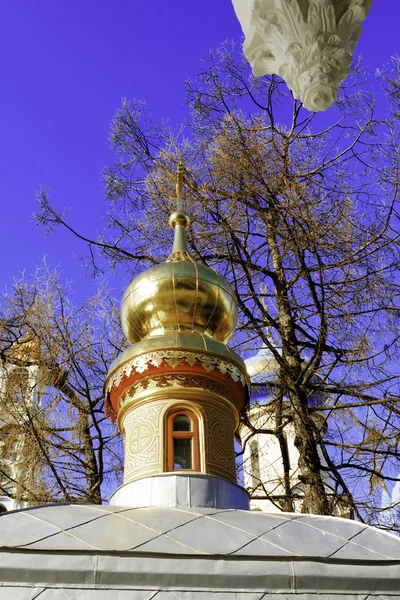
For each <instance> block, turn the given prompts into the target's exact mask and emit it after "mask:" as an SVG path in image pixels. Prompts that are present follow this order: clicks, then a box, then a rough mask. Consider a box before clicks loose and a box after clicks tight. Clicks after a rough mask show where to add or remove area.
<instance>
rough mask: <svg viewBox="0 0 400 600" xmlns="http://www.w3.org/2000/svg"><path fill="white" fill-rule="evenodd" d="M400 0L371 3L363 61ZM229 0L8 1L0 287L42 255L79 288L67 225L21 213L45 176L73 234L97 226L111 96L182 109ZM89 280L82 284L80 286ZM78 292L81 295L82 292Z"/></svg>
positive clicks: (228, 15) (391, 24)
mask: <svg viewBox="0 0 400 600" xmlns="http://www.w3.org/2000/svg"><path fill="white" fill-rule="evenodd" d="M399 23H400V0H374V3H373V8H372V9H371V11H370V14H369V16H368V18H367V20H366V22H365V24H364V31H363V34H362V36H361V40H360V42H359V45H358V47H357V50H356V54H359V53H361V54H362V55H363V56H364V58H365V61H366V63H367V65H368V66H369V67H370V68H372V69H374V68H377V67H380V66H381V65H382V64H383V63H384V62H387V61H388V60H389V59H390V57H391V56H392V55H394V54H396V53H400V42H399V35H398V27H399ZM241 35H242V34H241V29H240V26H239V23H238V22H237V20H236V17H235V14H234V11H233V7H232V4H231V0H202V1H201V2H188V1H187V0H186V1H185V0H175V1H173V2H167V1H166V0H142V1H141V2H139V1H138V0H134V1H132V0H113V1H112V2H111V1H110V0H109V1H107V0H84V1H82V0H80V1H78V0H68V2H67V1H66V0H57V1H54V0H39V1H36V2H34V1H33V0H17V1H14V2H4V3H3V5H2V7H1V19H0V55H1V63H0V64H1V84H2V85H1V88H2V93H1V95H0V115H1V116H0V119H1V136H0V155H1V162H0V165H1V166H0V201H1V219H0V236H1V241H2V249H3V256H2V260H1V270H0V286H1V288H2V289H3V288H4V286H5V285H6V284H9V283H11V282H12V280H13V277H14V276H18V273H20V272H21V271H23V270H26V272H27V273H32V272H33V271H34V270H35V267H36V265H38V264H40V262H41V260H42V258H43V256H44V255H46V254H47V256H48V261H49V262H50V263H52V264H54V265H61V266H62V268H63V269H64V272H65V276H66V277H68V278H69V279H72V280H73V281H74V282H75V285H76V287H77V288H78V289H80V290H83V289H85V290H87V293H91V291H93V284H90V283H89V282H87V283H86V284H85V281H84V275H83V270H82V267H81V264H80V262H79V261H77V259H76V257H74V256H76V255H77V254H79V253H80V252H82V251H83V249H82V247H81V246H80V245H79V243H77V241H76V240H75V239H74V238H73V237H72V236H70V235H68V234H67V233H66V232H62V231H60V230H59V231H58V232H57V233H56V234H54V233H53V234H52V235H50V236H46V235H45V232H44V231H43V230H42V229H41V228H40V227H38V226H37V225H36V224H35V222H34V220H33V217H32V213H33V212H34V211H35V210H36V205H35V201H34V193H35V190H37V189H38V187H39V186H40V185H45V186H46V187H47V188H49V190H50V194H51V200H52V202H53V204H54V205H55V206H56V207H57V208H60V209H61V208H64V207H70V209H71V212H70V221H71V223H72V224H73V225H75V226H76V227H79V229H80V230H81V231H82V232H85V233H87V234H89V235H90V234H91V235H93V234H95V232H96V231H100V230H101V228H102V218H101V216H102V213H103V212H104V210H105V204H104V192H103V187H102V183H101V169H102V167H103V166H105V165H106V164H108V163H110V162H111V160H112V153H111V151H110V150H109V147H108V141H107V137H108V132H109V123H110V121H111V119H112V117H113V115H114V113H115V111H116V110H117V108H118V107H119V106H120V103H121V98H123V97H127V98H131V97H138V98H141V99H144V100H146V102H147V103H148V105H149V107H150V108H151V110H152V112H153V113H154V115H155V116H156V117H159V118H162V117H163V118H169V119H170V121H171V122H172V123H177V122H179V121H180V120H181V118H182V116H183V115H184V114H185V112H186V109H185V106H184V80H185V78H188V77H195V76H196V74H197V72H198V71H199V69H200V66H201V64H200V60H201V58H202V57H204V56H206V55H207V54H208V51H209V49H210V48H214V47H216V46H217V45H218V44H219V43H220V42H222V41H223V40H225V39H235V40H238V41H239V40H240V39H241ZM91 286H92V287H91ZM85 293H86V292H85Z"/></svg>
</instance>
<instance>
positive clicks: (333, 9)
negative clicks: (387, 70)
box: [232, 0, 372, 111]
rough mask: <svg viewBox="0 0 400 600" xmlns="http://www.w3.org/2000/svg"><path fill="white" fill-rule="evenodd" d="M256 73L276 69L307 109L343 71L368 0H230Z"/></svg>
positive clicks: (319, 104)
mask: <svg viewBox="0 0 400 600" xmlns="http://www.w3.org/2000/svg"><path fill="white" fill-rule="evenodd" d="M232 2H233V5H234V7H235V11H236V14H237V16H238V18H239V21H240V22H241V25H242V28H243V32H244V34H245V36H246V40H245V43H244V46H243V50H244V53H245V55H246V58H247V59H248V60H249V62H250V64H251V66H252V68H253V73H254V75H255V76H257V77H258V76H262V75H266V74H272V73H275V74H277V75H279V76H281V77H283V79H285V81H286V83H287V85H288V87H289V88H290V89H291V90H292V92H293V95H294V97H295V98H299V99H300V100H301V101H302V102H303V104H304V106H305V107H306V108H307V109H308V110H311V111H320V110H325V109H327V108H328V107H329V106H331V104H333V102H334V101H335V99H336V96H337V93H338V90H339V86H340V84H341V83H342V81H343V80H344V79H345V77H346V76H347V75H348V73H349V70H350V65H351V61H352V55H353V52H354V48H355V46H356V44H357V41H358V38H359V36H360V33H361V23H362V22H363V21H364V19H365V18H366V16H367V14H368V11H369V9H370V7H371V5H372V0H232Z"/></svg>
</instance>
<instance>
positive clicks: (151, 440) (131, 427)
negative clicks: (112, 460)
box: [123, 403, 163, 482]
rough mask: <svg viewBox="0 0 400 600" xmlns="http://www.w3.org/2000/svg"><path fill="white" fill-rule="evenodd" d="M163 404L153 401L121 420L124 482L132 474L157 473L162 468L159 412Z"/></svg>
mask: <svg viewBox="0 0 400 600" xmlns="http://www.w3.org/2000/svg"><path fill="white" fill-rule="evenodd" d="M162 408H163V404H162V403H159V404H155V403H153V404H152V405H151V406H144V407H143V408H139V409H137V410H135V411H132V412H130V413H129V414H128V415H127V416H126V417H125V419H124V420H123V427H124V429H125V432H126V439H125V476H124V478H125V482H126V481H129V480H130V479H131V478H132V475H133V474H134V475H135V477H136V476H140V474H141V473H143V472H145V473H150V472H151V471H153V472H154V473H159V472H160V471H161V469H162V458H161V446H160V444H161V431H160V413H161V410H162Z"/></svg>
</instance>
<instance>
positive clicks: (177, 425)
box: [174, 415, 192, 431]
mask: <svg viewBox="0 0 400 600" xmlns="http://www.w3.org/2000/svg"><path fill="white" fill-rule="evenodd" d="M174 431H192V421H191V420H190V419H189V417H187V416H186V415H178V416H177V417H175V419H174Z"/></svg>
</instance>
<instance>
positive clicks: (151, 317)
mask: <svg viewBox="0 0 400 600" xmlns="http://www.w3.org/2000/svg"><path fill="white" fill-rule="evenodd" d="M179 176H180V178H182V167H181V166H180V170H179ZM180 181H182V179H180ZM177 187H178V210H177V211H176V212H174V213H173V214H172V215H171V217H170V225H171V227H172V228H173V229H174V230H175V238H174V246H173V249H172V253H171V255H170V257H169V258H168V260H167V261H166V262H165V263H162V264H160V265H157V266H155V267H152V268H151V269H148V270H147V271H145V272H144V273H142V274H141V275H139V276H138V277H136V278H135V279H134V280H133V281H132V282H131V283H130V285H129V286H128V287H127V289H126V291H125V293H124V295H123V298H122V303H121V322H122V327H123V330H124V333H125V335H126V337H127V339H128V340H129V341H130V342H131V343H132V344H134V343H137V342H139V341H141V340H144V339H146V338H149V337H152V336H159V335H163V334H164V333H171V332H185V331H191V332H196V333H200V334H204V335H207V336H210V337H212V338H214V339H215V340H217V341H220V342H223V343H227V342H228V341H229V340H230V338H231V337H232V334H233V331H234V329H235V325H236V320H237V301H236V296H235V293H234V291H233V289H232V287H231V286H230V284H229V283H228V282H227V281H226V279H225V278H224V277H222V275H220V274H219V273H217V272H216V271H215V270H214V269H210V268H209V267H206V266H204V265H201V264H199V263H197V262H196V261H195V260H194V259H193V258H192V257H191V256H190V254H189V252H188V247H187V243H186V235H185V229H187V227H188V226H189V223H190V221H189V217H188V215H187V214H186V213H185V212H183V211H182V209H181V195H180V193H179V190H180V189H181V187H180V186H179V180H178V186H177Z"/></svg>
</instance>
